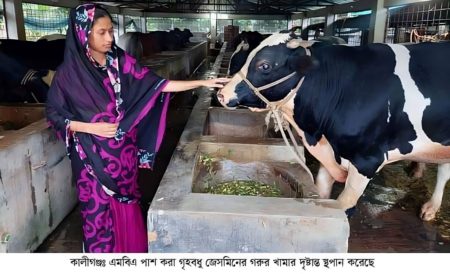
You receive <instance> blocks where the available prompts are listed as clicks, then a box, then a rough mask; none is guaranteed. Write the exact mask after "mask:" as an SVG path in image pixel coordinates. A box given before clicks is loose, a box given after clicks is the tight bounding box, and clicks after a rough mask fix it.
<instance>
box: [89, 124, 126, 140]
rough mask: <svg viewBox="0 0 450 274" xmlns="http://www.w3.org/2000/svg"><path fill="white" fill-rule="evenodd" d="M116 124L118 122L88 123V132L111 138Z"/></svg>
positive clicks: (114, 132) (114, 133)
mask: <svg viewBox="0 0 450 274" xmlns="http://www.w3.org/2000/svg"><path fill="white" fill-rule="evenodd" d="M118 126H119V123H106V122H96V123H89V130H88V133H90V134H94V135H97V136H100V137H105V138H113V137H114V136H116V131H117V127H118Z"/></svg>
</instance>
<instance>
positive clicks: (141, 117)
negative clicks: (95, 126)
mask: <svg viewBox="0 0 450 274" xmlns="http://www.w3.org/2000/svg"><path fill="white" fill-rule="evenodd" d="M100 9H102V8H100V7H99V6H97V5H95V4H85V5H80V6H78V7H77V8H76V9H72V10H71V12H70V17H69V29H68V32H67V40H66V48H65V52H64V62H63V64H62V65H61V66H60V67H59V68H58V69H57V72H56V75H55V78H54V80H53V83H52V86H51V88H50V90H49V95H48V102H47V118H48V121H49V123H50V125H51V126H53V127H54V128H55V129H56V130H57V133H58V135H59V136H60V137H61V138H62V139H64V140H65V141H66V147H67V150H68V153H70V152H71V151H73V150H72V148H73V146H74V147H75V148H76V151H77V152H78V155H79V156H80V158H81V160H82V161H83V163H84V165H85V167H86V168H87V169H88V171H89V173H90V174H91V175H93V176H94V177H96V178H97V179H98V180H99V181H100V182H101V183H102V185H103V186H104V187H106V188H107V190H109V191H110V194H111V193H113V195H114V196H116V198H118V199H119V201H123V202H128V201H131V200H134V199H135V197H133V195H132V194H131V193H129V191H128V190H127V189H124V188H121V187H120V186H118V185H117V183H116V182H115V180H114V178H112V177H113V176H112V175H111V174H110V173H108V172H105V169H106V170H107V169H108V168H111V165H112V163H111V159H109V158H108V156H107V155H109V153H110V152H111V153H112V152H113V151H114V150H117V149H121V150H123V149H124V148H122V147H121V141H122V140H123V138H124V136H125V134H131V135H133V134H134V133H136V134H137V135H136V136H135V139H136V145H137V148H138V150H137V152H136V153H137V154H138V158H139V166H140V167H144V168H151V167H152V166H153V161H154V159H155V156H156V152H157V151H158V148H159V146H160V144H161V142H162V137H163V134H164V130H165V119H166V113H167V108H168V101H169V100H168V99H169V96H168V94H166V93H162V89H163V88H164V86H165V85H166V84H167V83H168V81H167V80H165V79H163V78H161V77H159V76H158V75H156V74H154V73H152V72H151V71H150V70H149V69H148V68H146V67H141V66H140V65H139V64H138V63H137V62H136V59H135V58H133V57H132V56H130V55H128V54H127V53H125V52H124V51H123V50H122V49H120V48H118V47H117V46H116V45H115V43H114V42H113V44H112V47H111V50H110V51H109V52H108V53H107V54H106V65H105V66H104V67H102V66H100V65H99V64H98V63H97V62H96V61H95V60H94V59H93V58H92V56H91V54H90V49H89V45H88V37H89V34H90V32H91V30H92V25H93V22H94V16H95V14H96V12H99V10H100ZM103 11H104V10H103ZM108 15H109V14H108ZM70 121H81V122H90V123H93V122H109V123H114V122H119V128H118V130H117V133H116V137H115V138H113V139H108V138H101V137H98V136H94V135H90V134H86V133H79V132H77V133H75V134H74V133H73V132H70V131H69V126H68V125H69V122H70ZM136 131H137V132H136ZM126 158H127V157H125V159H120V161H121V163H117V164H118V165H122V164H123V165H130V164H133V163H128V162H127V160H129V159H126ZM108 193H109V192H108Z"/></svg>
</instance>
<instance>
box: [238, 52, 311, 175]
mask: <svg viewBox="0 0 450 274" xmlns="http://www.w3.org/2000/svg"><path fill="white" fill-rule="evenodd" d="M308 53H309V52H308V51H307V54H308ZM308 55H310V54H308ZM296 73H297V72H295V71H294V72H292V73H291V74H288V75H286V76H284V77H283V78H281V79H278V80H276V81H274V82H272V83H269V84H267V85H264V86H261V87H255V86H254V85H253V84H252V83H251V82H250V81H249V80H248V79H247V77H245V75H244V74H243V73H242V72H241V71H239V72H238V75H239V76H240V77H241V78H242V80H244V81H245V83H246V84H247V85H248V86H249V87H250V89H251V90H252V91H253V93H254V94H255V95H256V96H257V97H258V98H259V99H261V101H263V102H264V103H266V108H265V109H262V111H268V113H267V116H266V124H267V125H268V124H269V122H270V119H273V120H274V124H275V132H277V131H278V130H280V132H281V135H282V136H283V140H284V142H285V144H286V146H288V147H289V148H290V149H291V151H292V152H293V153H294V156H295V159H296V160H297V162H298V163H299V164H300V166H302V167H303V168H304V169H305V170H306V172H307V173H308V175H309V176H310V178H311V182H313V183H314V177H313V175H312V173H311V171H310V170H309V168H308V167H307V166H306V164H305V157H304V154H302V153H301V151H300V147H299V145H298V144H297V141H296V140H295V138H294V134H293V133H292V130H291V128H290V126H289V125H290V124H292V123H293V122H292V121H291V119H288V117H289V116H288V115H287V114H286V113H284V112H283V111H282V107H283V106H284V105H285V104H286V103H287V102H289V101H290V100H291V99H292V98H293V97H294V95H295V94H296V93H297V91H298V90H299V89H300V86H301V85H302V84H303V81H304V80H305V76H303V77H302V79H300V81H299V82H298V83H297V85H296V86H295V87H294V88H293V89H291V91H290V92H289V93H288V94H287V95H286V96H285V97H284V98H283V99H281V100H279V101H274V102H271V101H269V100H267V98H265V97H264V96H263V95H262V94H261V91H263V90H266V89H269V88H271V87H274V86H276V85H278V84H280V83H283V82H284V81H287V80H288V79H290V78H292V77H293V76H294V75H295V74H296ZM275 121H276V122H275ZM293 126H294V127H295V128H297V127H296V125H294V124H293ZM283 129H285V130H286V131H287V132H288V133H289V137H290V139H291V141H292V144H293V145H292V146H291V145H290V143H289V140H288V139H287V137H286V133H285V132H284V130H283Z"/></svg>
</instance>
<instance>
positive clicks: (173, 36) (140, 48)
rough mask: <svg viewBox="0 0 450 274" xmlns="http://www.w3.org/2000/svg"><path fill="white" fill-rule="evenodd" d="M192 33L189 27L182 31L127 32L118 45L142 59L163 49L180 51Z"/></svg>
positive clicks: (187, 43)
mask: <svg viewBox="0 0 450 274" xmlns="http://www.w3.org/2000/svg"><path fill="white" fill-rule="evenodd" d="M192 36H193V35H192V33H191V31H190V30H188V29H184V30H183V31H181V30H180V29H178V28H175V29H174V30H171V31H151V32H149V33H141V32H127V33H125V34H123V35H121V36H120V37H119V42H118V46H119V47H121V48H122V49H123V50H125V51H126V52H128V53H129V54H131V55H132V56H134V57H136V59H137V60H141V59H142V57H146V56H151V55H154V54H156V53H159V52H161V51H178V50H182V49H183V48H185V47H187V46H188V45H189V38H190V37H192Z"/></svg>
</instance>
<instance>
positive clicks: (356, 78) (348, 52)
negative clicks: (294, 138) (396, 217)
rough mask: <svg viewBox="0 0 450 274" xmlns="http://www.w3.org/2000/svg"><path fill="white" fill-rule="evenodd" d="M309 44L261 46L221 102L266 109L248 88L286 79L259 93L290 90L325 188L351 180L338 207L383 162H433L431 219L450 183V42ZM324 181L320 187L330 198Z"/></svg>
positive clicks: (287, 109) (292, 109)
mask: <svg viewBox="0 0 450 274" xmlns="http://www.w3.org/2000/svg"><path fill="white" fill-rule="evenodd" d="M308 43H309V41H308ZM304 45H305V42H302V41H301V40H296V39H292V38H291V37H290V35H289V34H274V35H272V36H271V37H269V38H268V39H266V40H264V41H263V42H262V43H261V44H260V45H259V46H258V47H257V48H256V49H255V50H254V51H252V52H251V53H250V55H249V57H248V59H247V61H246V63H245V65H244V67H243V68H242V69H241V71H240V73H238V74H236V75H235V76H234V77H233V78H232V80H231V81H230V82H229V83H228V84H227V85H226V86H225V87H224V88H223V89H222V90H221V91H219V93H218V95H217V96H218V98H219V101H220V102H221V103H222V104H223V106H225V107H228V108H234V107H237V106H238V105H245V106H250V107H255V108H265V107H266V104H265V103H264V102H263V101H262V100H261V99H259V97H257V96H256V95H255V93H254V90H253V89H252V88H250V85H252V86H254V87H261V86H264V85H267V84H269V83H273V82H274V81H277V80H279V79H281V78H283V77H286V76H287V78H286V79H285V80H284V81H283V82H281V83H279V84H277V85H275V86H272V87H269V88H267V89H265V90H262V91H261V94H262V95H263V96H264V97H265V98H266V99H267V100H269V101H271V102H273V101H278V100H281V99H283V98H284V97H285V96H286V95H287V94H288V93H289V92H290V91H291V89H294V92H295V96H294V97H292V99H291V100H289V101H288V102H287V104H285V105H284V106H283V107H282V110H283V112H284V113H285V114H286V115H287V116H286V117H288V119H289V120H291V121H292V126H293V127H294V128H295V129H296V130H297V132H298V133H299V135H300V136H301V137H302V141H303V144H304V145H305V147H306V148H307V149H308V151H309V152H310V153H311V154H312V155H313V156H314V157H316V158H317V159H318V160H319V161H320V162H321V164H322V165H323V166H324V167H325V169H326V171H327V172H326V174H322V177H328V180H325V181H327V182H326V183H328V184H329V185H331V184H332V183H333V182H334V180H333V179H336V180H337V181H342V180H343V179H346V180H345V181H346V184H345V188H344V190H343V192H342V193H341V194H340V195H339V197H338V199H337V201H338V204H339V207H340V208H342V209H348V208H351V207H353V206H355V205H356V202H357V201H358V199H359V197H360V196H361V195H362V193H363V191H364V189H365V188H366V186H367V184H368V182H369V181H370V179H371V178H373V176H374V175H375V173H376V172H378V171H379V170H380V169H381V168H382V167H383V166H384V165H386V164H388V163H392V162H395V161H399V160H413V161H420V162H430V163H437V164H439V165H438V175H437V182H436V187H435V190H434V192H433V195H432V197H431V199H430V200H429V201H428V202H426V203H425V204H424V205H423V206H422V211H421V217H422V219H424V220H431V219H433V218H434V217H435V214H436V212H437V211H438V210H439V208H440V205H441V202H442V196H443V191H444V188H445V185H446V182H447V181H448V179H449V178H450V119H449V110H450V100H449V98H450V77H448V73H449V71H450V62H449V61H448V60H450V43H422V44H415V45H407V46H405V45H395V44H390V45H389V44H371V45H368V46H359V47H348V46H341V45H331V46H322V47H317V48H315V47H314V44H313V45H312V46H311V47H310V48H309V50H306V49H305V48H304V47H303V46H304ZM244 79H246V80H247V81H248V83H247V82H246V81H244ZM301 79H303V83H300V81H301ZM298 84H301V85H300V87H298V86H297V85H298ZM347 172H348V173H347ZM326 183H325V184H322V185H318V187H319V189H320V188H321V189H325V191H323V192H328V194H329V190H330V189H331V187H329V186H327V185H326ZM323 192H322V193H323Z"/></svg>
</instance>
